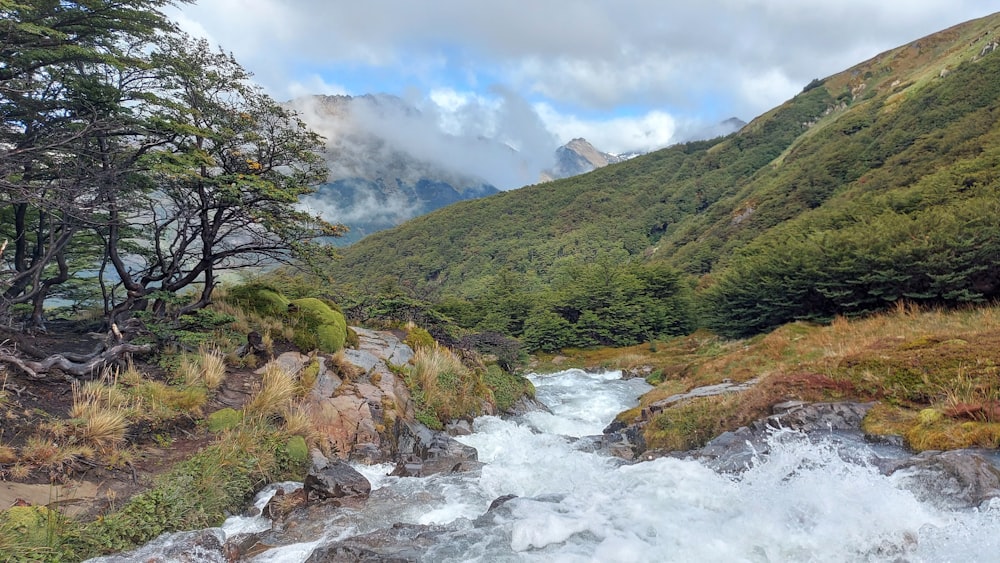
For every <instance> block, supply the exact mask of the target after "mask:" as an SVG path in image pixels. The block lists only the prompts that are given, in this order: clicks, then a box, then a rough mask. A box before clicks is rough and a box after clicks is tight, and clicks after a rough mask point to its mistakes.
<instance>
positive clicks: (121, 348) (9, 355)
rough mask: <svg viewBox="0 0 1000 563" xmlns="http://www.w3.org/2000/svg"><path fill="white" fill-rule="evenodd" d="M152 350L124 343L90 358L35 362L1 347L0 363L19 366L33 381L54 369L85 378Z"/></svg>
mask: <svg viewBox="0 0 1000 563" xmlns="http://www.w3.org/2000/svg"><path fill="white" fill-rule="evenodd" d="M152 350H153V345H152V344H129V343H122V344H118V345H115V346H112V347H111V348H108V349H107V350H105V351H103V352H99V353H94V354H91V355H90V356H89V357H84V356H82V355H79V354H72V356H73V357H74V359H73V360H71V359H70V358H68V357H67V356H66V355H63V354H53V355H51V356H48V357H47V358H45V359H42V360H39V361H34V360H25V359H23V358H21V357H19V356H18V355H17V354H16V353H15V352H13V351H11V350H9V349H6V348H4V347H2V346H0V362H3V363H6V364H10V365H14V366H17V367H18V368H20V369H21V371H23V372H24V373H26V374H27V375H28V377H31V378H33V379H46V378H47V376H48V374H49V372H50V371H52V370H53V369H57V370H59V371H60V372H62V373H63V374H64V375H66V376H75V377H83V376H85V375H92V374H94V373H95V372H96V371H98V370H100V369H101V368H103V367H104V366H106V365H108V364H110V363H112V362H114V361H116V360H118V359H119V358H121V357H122V356H123V355H125V354H135V353H146V352H150V351H152ZM74 360H75V361H74Z"/></svg>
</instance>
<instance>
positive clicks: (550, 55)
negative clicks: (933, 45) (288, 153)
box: [171, 0, 1000, 145]
mask: <svg viewBox="0 0 1000 563" xmlns="http://www.w3.org/2000/svg"><path fill="white" fill-rule="evenodd" d="M997 10H1000V0H953V1H950V2H941V1H939V0H883V1H881V2H871V1H870V0H810V1H803V0H702V1H700V2H665V1H663V0H621V1H619V2H607V1H605V0H578V1H576V2H565V1H564V0H507V1H506V2H492V3H483V2H468V1H467V0H436V1H435V2H413V1H412V0H367V1H365V2H328V1H326V0H296V1H294V2H292V1H289V0H201V1H200V2H199V3H197V4H194V5H182V6H181V7H180V8H178V9H177V10H172V11H171V13H172V14H175V15H176V14H180V16H178V20H179V23H180V25H181V26H182V27H183V28H184V29H186V30H188V31H190V32H192V33H195V34H198V35H202V36H209V37H210V39H211V40H212V41H213V42H218V43H219V44H221V45H222V46H223V47H224V48H226V49H227V50H231V51H233V52H234V53H235V54H236V56H237V58H238V59H239V60H240V61H241V62H243V64H244V65H246V66H247V67H248V68H249V69H250V70H251V71H253V72H254V73H255V75H256V78H257V80H258V81H259V82H261V83H262V84H263V85H264V86H265V87H267V88H268V89H269V91H270V92H271V93H272V94H274V95H275V96H276V97H279V98H286V97H288V96H290V95H292V94H299V93H301V92H303V91H307V90H308V89H309V88H317V89H318V91H325V92H341V91H347V92H349V93H351V94H363V93H367V92H368V91H369V90H370V89H374V90H376V91H388V92H390V93H396V94H400V95H403V94H404V92H406V91H407V89H409V88H413V89H416V91H417V94H415V95H412V96H410V95H408V96H407V97H409V98H413V99H421V100H422V99H426V98H427V97H428V95H429V94H430V99H431V100H434V99H435V97H434V96H437V101H436V102H435V103H438V102H440V104H439V107H440V108H441V111H442V115H443V116H445V117H442V119H445V121H447V120H448V119H452V121H451V122H450V123H447V124H446V129H449V130H454V129H456V128H461V127H464V124H466V123H468V124H479V125H488V126H490V127H494V128H496V129H497V130H498V131H499V129H501V128H503V127H505V125H504V124H503V123H501V122H496V123H494V122H493V121H490V120H489V119H486V118H485V117H484V116H486V115H487V114H488V113H489V111H487V110H488V109H489V108H488V107H487V106H486V104H485V102H484V99H485V100H494V99H498V98H500V99H502V98H503V96H502V95H500V94H496V93H487V91H486V89H485V88H486V87H487V86H490V85H494V84H502V85H504V87H505V88H508V89H509V90H510V91H511V92H515V93H516V94H517V95H516V98H518V99H531V100H533V101H536V102H548V103H550V105H551V106H552V107H560V108H568V109H567V110H566V111H567V112H569V113H576V114H586V115H593V114H594V113H596V112H605V113H607V114H609V115H614V114H615V113H616V112H617V111H618V108H620V107H629V108H632V112H633V113H634V112H635V111H636V108H638V111H639V112H640V113H647V114H649V115H654V114H653V112H656V111H658V112H664V113H668V114H670V115H671V116H673V119H674V120H676V121H677V122H678V123H686V122H687V121H689V120H698V119H702V120H707V121H711V120H713V119H718V120H721V119H725V118H727V117H730V116H734V115H735V116H738V117H741V118H743V119H747V120H749V119H751V118H752V117H754V116H756V115H757V114H759V113H761V112H763V111H765V110H767V109H769V108H771V107H773V106H775V105H777V104H779V103H781V102H782V101H784V100H785V99H787V98H789V97H791V96H792V95H794V94H795V93H796V92H798V91H799V90H800V89H801V88H802V86H804V85H805V84H806V83H808V82H809V80H811V79H812V78H822V77H824V76H827V75H830V74H832V73H835V72H838V71H840V70H843V69H845V68H848V67H850V66H852V65H854V64H856V63H858V62H860V61H861V60H863V59H865V58H868V57H870V56H874V55H875V54H877V53H878V52H880V51H882V50H885V49H889V48H892V47H895V46H897V45H900V44H904V43H906V42H908V41H911V40H913V39H916V38H918V37H921V36H923V35H925V34H928V33H931V32H934V31H937V30H940V29H942V28H943V27H946V26H949V25H953V24H955V23H959V22H961V21H963V20H967V19H971V18H974V17H979V16H983V15H986V14H987V13H989V12H992V11H997ZM320 76H324V77H327V79H325V80H324V79H321V78H318V77H320ZM330 81H332V82H333V84H330V83H329V82H330ZM359 85H362V86H359ZM359 87H361V88H365V90H364V91H357V88H359ZM449 89H450V90H452V91H453V92H457V93H462V92H466V91H468V90H473V89H474V90H477V91H478V93H477V94H475V95H474V96H479V97H480V98H482V99H469V100H464V101H463V100H459V99H457V98H455V99H451V100H446V99H445V97H442V96H443V95H444V94H443V93H446V92H447V91H448V90H449ZM432 91H434V92H436V94H434V93H432ZM462 95H466V94H462ZM469 95H472V94H469ZM449 104H451V105H449ZM508 108H509V109H513V108H514V105H513V104H511V105H509V106H508ZM491 111H493V112H494V114H496V110H491ZM463 112H464V113H463ZM446 114H447V115H450V117H447V116H446ZM519 115H522V116H526V115H527V114H525V113H524V112H519ZM529 117H530V116H529ZM473 118H480V119H482V121H479V122H476V121H474V120H473ZM643 119H645V118H644V117H643V118H633V119H632V120H631V121H637V123H635V124H630V120H625V122H621V123H615V124H614V126H615V127H617V128H619V129H620V130H621V131H622V132H620V133H617V134H612V133H606V135H607V136H608V138H609V145H613V144H615V143H618V142H623V141H624V140H625V139H628V138H638V139H639V140H641V141H643V142H646V143H653V142H654V141H655V142H658V141H657V137H656V136H655V135H651V134H650V135H647V134H644V132H645V131H646V129H644V128H643V127H642V125H643V124H642V123H641V121H642V120H643ZM650 119H652V118H650ZM658 119H660V122H662V123H665V121H666V120H663V119H662V118H658ZM529 121H530V120H529ZM529 121H524V122H523V123H522V124H523V125H526V126H527V125H530V123H529ZM557 121H561V122H569V121H571V119H570V117H565V118H562V119H556V118H549V119H547V120H546V122H547V123H552V122H557ZM587 123H588V122H585V121H583V120H581V121H580V124H581V125H584V126H586V125H587ZM595 123H596V122H595ZM662 123H661V125H662ZM508 129H510V127H508ZM630 130H631V131H632V132H628V131H630ZM506 133H507V134H508V135H509V136H511V137H512V139H511V142H516V141H517V139H516V138H514V137H517V136H518V135H512V134H510V131H507V132H506ZM557 133H559V136H560V137H562V136H565V135H563V134H562V133H561V132H559V131H557ZM597 135H598V133H597V132H595V133H589V132H588V131H587V130H583V131H579V132H576V133H573V134H572V136H586V137H587V138H588V139H590V138H591V137H592V136H594V137H595V140H594V141H595V145H596V144H598V142H599V140H598V139H596V137H597Z"/></svg>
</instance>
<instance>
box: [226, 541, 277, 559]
mask: <svg viewBox="0 0 1000 563" xmlns="http://www.w3.org/2000/svg"><path fill="white" fill-rule="evenodd" d="M272 547H273V546H271V545H267V544H264V543H261V542H260V538H259V537H258V534H236V535H234V536H230V537H229V538H226V543H225V544H224V545H223V546H222V552H223V553H224V554H225V556H226V560H227V561H229V562H230V563H233V562H235V561H240V560H243V559H249V558H251V557H254V556H256V555H260V554H261V553H264V552H265V551H267V550H269V549H271V548H272Z"/></svg>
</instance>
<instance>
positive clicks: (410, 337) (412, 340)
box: [404, 326, 436, 351]
mask: <svg viewBox="0 0 1000 563" xmlns="http://www.w3.org/2000/svg"><path fill="white" fill-rule="evenodd" d="M404 342H405V343H406V344H407V346H409V347H410V348H413V350H414V351H416V350H419V349H421V348H433V347H434V345H435V344H436V343H435V342H434V337H433V336H431V333H429V332H427V331H426V330H424V329H422V328H420V327H419V326H415V327H413V328H411V329H410V331H409V332H407V333H406V339H405V340H404Z"/></svg>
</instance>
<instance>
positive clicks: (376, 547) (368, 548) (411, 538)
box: [306, 523, 452, 563]
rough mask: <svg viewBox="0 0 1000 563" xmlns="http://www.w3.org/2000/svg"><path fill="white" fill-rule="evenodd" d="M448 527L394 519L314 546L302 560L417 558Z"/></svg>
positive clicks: (438, 540)
mask: <svg viewBox="0 0 1000 563" xmlns="http://www.w3.org/2000/svg"><path fill="white" fill-rule="evenodd" d="M451 531H452V530H451V529H450V528H448V527H445V526H428V525H422V524H399V523H397V524H393V525H392V526H391V527H389V528H383V529H381V530H377V531H375V532H372V533H369V534H364V535H360V536H354V537H352V538H350V539H347V540H344V541H339V542H334V543H331V544H328V545H325V546H322V547H318V548H316V550H314V551H313V553H312V555H310V556H309V559H306V562H307V563H321V562H334V561H337V562H340V561H378V562H384V563H389V562H391V563H397V562H400V563H401V562H411V561H419V560H420V559H421V556H422V555H423V554H424V553H425V552H426V551H427V549H428V548H430V547H434V546H437V545H439V544H440V543H441V542H442V541H443V540H444V539H445V538H444V536H445V535H446V534H447V533H448V532H451Z"/></svg>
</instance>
